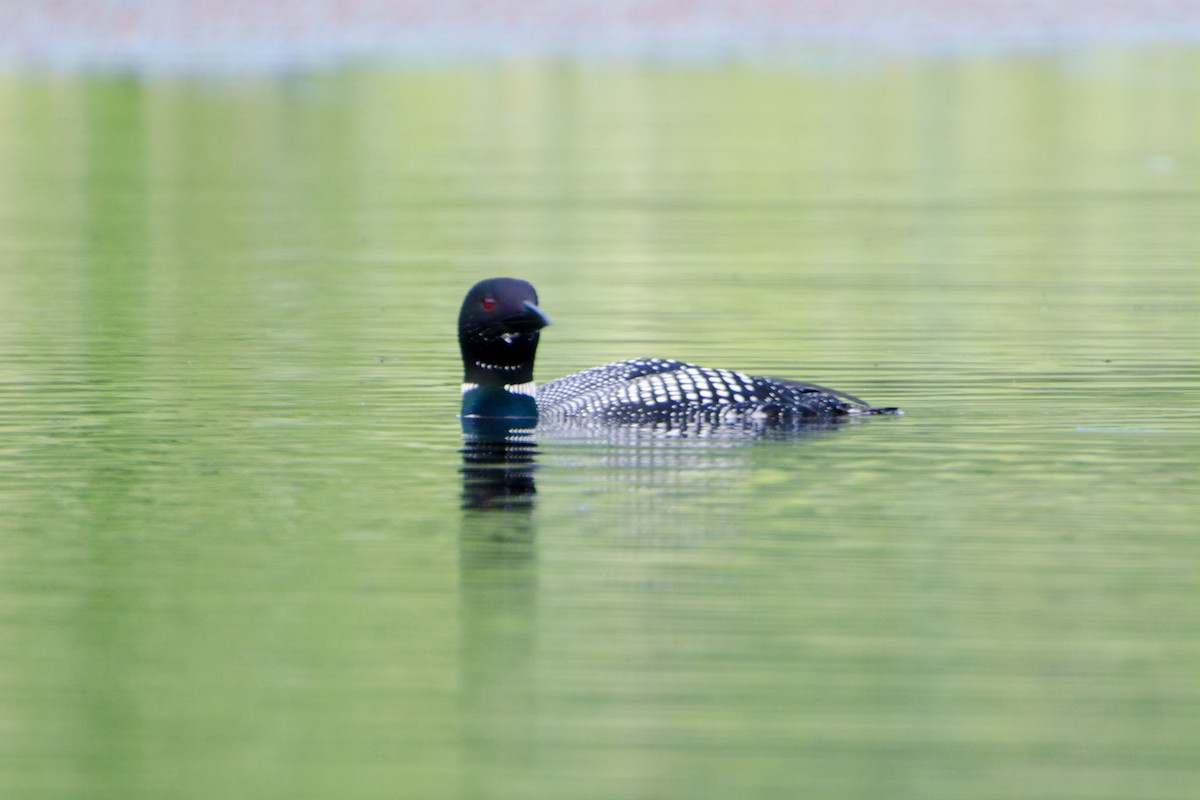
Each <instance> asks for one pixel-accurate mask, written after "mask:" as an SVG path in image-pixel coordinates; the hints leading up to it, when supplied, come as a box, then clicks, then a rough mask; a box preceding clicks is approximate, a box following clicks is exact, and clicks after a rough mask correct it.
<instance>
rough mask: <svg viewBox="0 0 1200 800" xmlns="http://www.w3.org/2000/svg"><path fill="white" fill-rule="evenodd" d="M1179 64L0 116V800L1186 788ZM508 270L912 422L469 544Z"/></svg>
mask: <svg viewBox="0 0 1200 800" xmlns="http://www.w3.org/2000/svg"><path fill="white" fill-rule="evenodd" d="M1197 64H1198V62H1197V59H1196V56H1195V54H1194V53H1192V52H1190V51H1186V50H1182V51H1181V50H1145V51H1137V52H1128V51H1120V52H1104V51H1081V52H1075V53H1073V54H1070V55H1069V56H1061V57H1056V56H1045V57H1041V58H1020V57H1006V58H992V59H938V60H932V59H930V60H923V59H919V58H912V59H907V58H905V59H901V58H897V59H893V60H885V61H881V62H872V63H870V64H861V65H856V66H853V67H846V68H838V69H833V70H829V69H820V70H818V69H804V68H793V67H786V68H785V67H765V66H746V65H737V64H728V65H720V64H713V65H708V66H659V67H649V66H622V65H619V64H606V65H594V66H570V65H565V64H554V63H542V62H536V61H532V62H523V63H516V62H514V63H504V64H500V65H490V66H486V67H485V66H475V67H467V66H452V65H446V66H439V67H429V68H409V69H394V70H384V69H379V70H371V69H363V70H359V71H344V72H331V73H328V74H318V75H295V76H291V77H286V78H283V77H261V78H254V79H249V78H243V79H211V78H209V79H198V78H195V79H189V78H172V79H167V78H162V79H137V78H132V77H81V76H68V75H46V76H29V75H26V76H14V75H8V76H5V77H3V78H0V174H3V175H4V176H5V177H4V180H3V182H2V183H0V356H2V357H3V367H2V369H0V381H2V384H0V576H2V579H0V592H2V593H3V597H2V601H0V638H2V640H3V641H4V643H5V647H4V648H3V652H2V654H0V698H2V699H0V704H2V705H0V707H2V708H3V714H2V715H0V717H2V719H0V795H3V796H5V797H20V798H53V797H72V798H74V797H96V798H109V797H112V798H117V797H120V798H139V797H145V798H159V797H165V796H170V797H178V798H217V797H231V796H246V797H263V798H266V797H288V798H304V797H314V798H315V797H330V796H335V795H336V796H347V797H396V796H403V797H422V798H438V797H455V798H458V797H496V798H500V797H512V798H517V797H519V798H536V797H547V798H551V797H552V798H611V797H629V798H637V797H645V798H664V797H680V798H684V797H686V798H704V797H712V798H725V797H732V796H739V797H780V798H782V797H801V796H822V797H862V798H876V797H894V798H904V797H912V798H933V797H947V798H950V797H974V798H988V797H996V798H1001V797H1003V798H1013V797H1022V798H1062V797H1074V798H1128V797H1147V798H1150V797H1153V798H1185V797H1193V796H1194V795H1195V791H1196V789H1197V787H1198V786H1200V764H1198V762H1197V757H1196V755H1195V754H1196V752H1197V751H1198V750H1200V645H1198V644H1197V642H1200V637H1198V634H1200V611H1198V610H1197V609H1200V604H1198V603H1197V602H1196V601H1197V599H1198V598H1200V578H1198V577H1197V576H1198V575H1200V543H1198V541H1197V538H1196V529H1197V528H1196V520H1197V519H1198V518H1200V517H1198V512H1200V507H1198V506H1200V502H1198V501H1197V499H1196V498H1197V497H1200V491H1198V490H1200V486H1198V483H1200V481H1198V480H1197V475H1198V472H1197V468H1198V466H1200V464H1198V459H1200V455H1198V454H1200V426H1198V424H1197V422H1198V416H1197V411H1196V408H1197V398H1198V396H1200V362H1198V360H1197V357H1196V347H1195V343H1196V341H1197V339H1198V335H1200V313H1198V312H1200V308H1198V306H1200V272H1198V271H1197V269H1196V264H1197V263H1198V256H1200V230H1198V229H1197V227H1196V226H1195V224H1194V223H1195V220H1196V219H1197V218H1200V190H1198V184H1197V179H1196V171H1197V165H1198V164H1200V144H1198V143H1200V137H1198V136H1196V131H1195V119H1196V113H1195V111H1196V109H1197V107H1198V105H1197V101H1198V100H1200V96H1198V94H1197V89H1196V87H1197V86H1200V82H1198V78H1200V74H1198V73H1197V68H1198V67H1197ZM502 274H509V275H515V276H519V277H523V278H526V279H528V280H530V281H532V282H533V283H534V284H535V285H536V286H537V287H538V289H539V291H540V294H541V301H542V306H543V308H544V309H545V310H546V311H547V313H548V314H549V315H550V316H551V317H552V319H554V321H555V324H554V325H553V326H552V327H550V328H548V329H547V330H546V331H545V333H544V334H543V338H542V352H541V355H540V359H539V366H538V375H539V377H540V378H541V379H549V378H552V377H556V376H558V375H562V374H564V373H566V372H569V371H573V370H576V369H581V368H585V367H588V366H593V365H595V364H599V363H603V362H605V361H609V360H613V359H617V358H626V357H635V356H642V355H656V356H664V357H673V358H681V359H686V360H691V361H696V362H698V363H703V364H711V365H713V366H725V367H733V368H739V369H743V370H747V371H752V372H758V373H765V374H775V375H779V376H781V377H791V378H797V379H803V380H810V381H815V382H818V383H822V384H826V385H831V386H834V387H836V388H839V389H842V390H845V391H848V392H851V393H853V394H856V395H860V396H862V397H864V398H865V399H867V400H869V401H871V402H873V403H877V404H884V405H892V404H895V405H899V406H901V407H903V408H904V410H905V411H906V415H905V416H904V417H901V418H889V419H872V420H870V421H868V422H866V423H865V424H856V425H846V426H840V427H838V428H836V429H833V430H828V431H820V432H815V433H813V434H812V435H810V436H805V437H797V438H790V439H784V440H768V441H758V442H746V441H742V442H730V441H712V442H707V441H702V440H696V439H678V440H661V439H660V440H648V441H635V442H630V441H628V440H622V439H620V438H614V439H594V438H592V439H589V438H578V437H549V436H543V437H540V438H539V439H538V441H537V442H536V444H535V445H534V447H533V448H531V449H528V450H526V451H524V452H522V453H520V454H519V458H518V459H517V460H518V462H519V463H518V464H517V465H516V467H515V468H514V470H515V471H516V472H517V473H518V474H517V476H516V479H517V482H518V484H519V485H518V486H517V489H516V491H515V492H514V497H515V501H514V502H512V503H509V504H507V505H509V506H510V507H509V508H507V509H506V510H496V509H495V508H492V509H480V508H464V485H463V482H464V478H467V479H468V480H469V479H470V478H471V475H472V473H470V471H469V470H468V471H467V472H466V473H464V471H463V469H464V465H463V454H462V453H461V452H460V451H461V449H462V440H461V434H460V431H459V427H458V422H457V420H456V419H455V414H456V411H457V405H456V404H457V400H458V387H457V384H458V381H459V378H460V375H459V366H458V354H457V351H456V342H455V338H454V327H453V326H454V318H455V315H456V313H457V307H458V304H459V302H460V301H461V298H462V294H463V293H464V292H465V291H466V289H467V288H468V287H469V286H470V285H471V284H472V283H473V282H474V281H476V280H478V279H479V278H483V277H488V276H490V275H502ZM468 466H470V465H468ZM468 488H469V486H468ZM467 499H468V500H469V499H470V496H469V495H468V496H467ZM468 505H470V503H468Z"/></svg>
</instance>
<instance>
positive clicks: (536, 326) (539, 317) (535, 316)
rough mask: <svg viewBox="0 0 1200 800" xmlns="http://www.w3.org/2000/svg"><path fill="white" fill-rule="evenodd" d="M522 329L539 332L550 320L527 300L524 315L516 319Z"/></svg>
mask: <svg viewBox="0 0 1200 800" xmlns="http://www.w3.org/2000/svg"><path fill="white" fill-rule="evenodd" d="M517 320H519V321H520V323H521V325H522V326H523V327H527V328H528V329H529V330H530V331H540V330H541V329H542V328H544V327H546V326H547V325H549V324H550V318H549V317H547V316H546V315H545V314H543V313H542V310H541V309H540V308H538V307H537V306H536V305H534V304H533V303H531V302H529V301H528V300H526V301H525V313H524V314H522V315H521V316H519V317H517Z"/></svg>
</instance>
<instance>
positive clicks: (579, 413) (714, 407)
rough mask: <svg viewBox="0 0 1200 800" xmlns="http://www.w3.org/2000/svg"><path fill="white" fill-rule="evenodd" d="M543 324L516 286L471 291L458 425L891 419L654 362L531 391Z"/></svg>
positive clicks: (766, 384)
mask: <svg viewBox="0 0 1200 800" xmlns="http://www.w3.org/2000/svg"><path fill="white" fill-rule="evenodd" d="M549 324H550V321H549V319H547V318H546V316H545V314H543V313H542V311H541V309H540V308H538V305H537V292H536V291H534V288H533V286H531V285H530V284H528V283H526V282H525V281H522V280H517V279H515V278H491V279H489V280H485V281H480V282H479V283H477V284H476V285H475V286H474V287H472V288H471V290H470V291H469V292H468V293H467V296H466V298H465V299H464V300H463V305H462V310H461V311H460V313H459V318H458V339H459V346H460V347H461V349H462V357H463V406H462V416H463V417H464V418H465V419H472V418H474V419H489V418H502V419H509V420H514V421H515V422H516V423H518V424H522V425H528V426H530V427H532V426H533V425H535V424H539V422H540V424H542V425H543V426H547V425H549V426H569V425H572V424H590V425H596V424H604V425H656V426H665V427H668V428H685V427H691V426H696V425H707V426H729V427H735V426H738V427H747V426H752V427H756V428H757V427H764V426H765V427H797V426H801V425H809V424H813V423H822V422H833V421H836V420H839V419H842V418H846V417H853V416H865V415H877V414H897V413H899V411H898V410H897V409H895V408H874V407H872V406H870V405H868V404H867V403H865V402H863V401H862V400H859V399H858V398H856V397H852V396H851V395H848V394H844V393H842V392H839V391H836V390H833V389H827V388H825V387H822V386H817V385H815V384H810V383H801V382H799V381H792V380H785V379H780V378H764V377H760V376H755V375H747V374H744V373H741V372H734V371H732V370H727V369H713V368H710V367H700V366H696V365H695V364H688V363H685V362H682V361H671V360H668V359H662V358H639V359H632V360H628V361H616V362H613V363H611V364H605V365H603V366H599V367H593V368H591V369H587V370H584V371H583V372H576V373H574V374H572V375H567V376H566V377H563V378H559V379H557V380H553V381H550V382H549V383H547V384H544V385H542V386H536V385H535V384H534V382H533V362H534V358H535V356H536V355H537V344H538V336H539V331H540V330H541V329H542V328H543V327H545V326H546V325H549Z"/></svg>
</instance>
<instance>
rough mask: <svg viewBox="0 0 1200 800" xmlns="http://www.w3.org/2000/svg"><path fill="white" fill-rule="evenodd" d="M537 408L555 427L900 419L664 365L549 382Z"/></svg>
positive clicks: (646, 362) (774, 385) (848, 402)
mask: <svg viewBox="0 0 1200 800" xmlns="http://www.w3.org/2000/svg"><path fill="white" fill-rule="evenodd" d="M537 406H538V414H539V415H540V416H541V417H543V418H546V419H548V420H551V421H567V420H571V419H579V418H588V419H604V420H606V421H609V422H614V423H633V424H644V423H655V424H661V423H681V424H682V423H686V422H693V421H697V420H700V421H705V422H711V423H742V422H746V421H754V420H759V421H772V420H779V421H784V420H787V421H804V420H816V419H831V418H835V417H842V416H849V415H861V414H882V413H891V412H893V411H895V409H878V408H872V407H871V406H868V405H867V404H866V403H864V402H863V401H861V400H859V399H858V398H856V397H852V396H850V395H847V394H843V393H842V392H838V391H836V390H833V389H826V388H824V387H822V386H816V385H814V384H809V383H801V382H799V381H791V380H780V379H776V378H764V377H761V376H756V375H747V374H745V373H743V372H734V371H733V370H727V369H714V368H712V367H700V366H696V365H695V364H688V363H685V362H683V361H672V360H668V359H663V358H639V359H633V360H630V361H616V362H613V363H611V364H605V365H603V366H600V367H593V368H592V369H588V370H584V371H583V372H577V373H575V374H574V375H568V376H566V377H565V378H559V379H558V380H555V381H551V382H550V383H547V384H545V385H543V386H540V387H538V389H537Z"/></svg>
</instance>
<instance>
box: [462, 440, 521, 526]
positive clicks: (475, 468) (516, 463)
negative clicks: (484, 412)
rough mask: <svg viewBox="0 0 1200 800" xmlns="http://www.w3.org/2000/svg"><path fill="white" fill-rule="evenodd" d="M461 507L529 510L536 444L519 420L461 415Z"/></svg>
mask: <svg viewBox="0 0 1200 800" xmlns="http://www.w3.org/2000/svg"><path fill="white" fill-rule="evenodd" d="M462 429H463V447H462V459H463V465H462V481H463V495H462V504H463V508H477V509H499V510H505V509H507V510H528V509H531V508H532V507H533V496H534V494H535V493H536V492H537V488H536V486H535V484H534V480H533V471H534V469H535V468H536V465H535V463H534V456H535V454H536V452H537V445H536V443H535V441H534V438H533V430H532V429H531V428H529V427H528V426H527V425H523V424H522V423H521V422H520V421H516V420H511V419H492V418H480V417H464V418H463V420H462Z"/></svg>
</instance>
